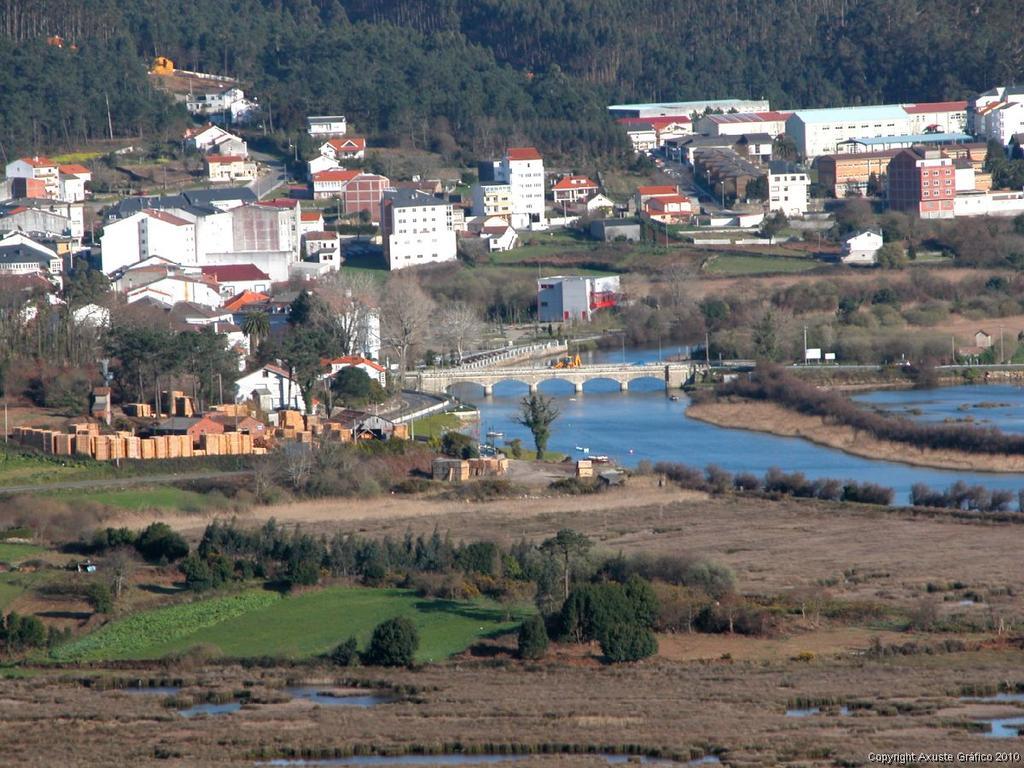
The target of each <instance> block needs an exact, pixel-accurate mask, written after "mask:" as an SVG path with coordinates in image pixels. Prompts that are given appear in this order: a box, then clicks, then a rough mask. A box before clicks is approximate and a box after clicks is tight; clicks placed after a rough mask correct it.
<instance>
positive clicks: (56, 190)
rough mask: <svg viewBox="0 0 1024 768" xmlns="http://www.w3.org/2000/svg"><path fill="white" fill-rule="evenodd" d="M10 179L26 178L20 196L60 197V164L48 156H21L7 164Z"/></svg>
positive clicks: (56, 198)
mask: <svg viewBox="0 0 1024 768" xmlns="http://www.w3.org/2000/svg"><path fill="white" fill-rule="evenodd" d="M5 172H6V175H7V178H8V179H24V180H25V183H24V190H23V191H22V190H18V196H20V197H44V198H49V199H50V200H58V199H60V166H59V165H58V164H57V163H55V162H54V161H53V160H51V159H50V158H48V157H44V156H42V155H32V156H31V157H21V158H18V159H17V160H14V161H12V162H10V163H8V164H7V168H6V170H5Z"/></svg>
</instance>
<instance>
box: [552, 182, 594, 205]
mask: <svg viewBox="0 0 1024 768" xmlns="http://www.w3.org/2000/svg"><path fill="white" fill-rule="evenodd" d="M599 191H600V187H598V185H597V183H596V182H594V181H591V180H590V179H589V178H588V177H586V176H563V177H562V178H560V179H559V180H558V181H557V182H555V184H554V185H553V186H552V187H551V197H552V199H554V201H555V202H556V203H578V202H580V201H583V202H586V201H587V200H589V199H590V198H591V197H593V196H594V195H596V194H597V193H598V192H599Z"/></svg>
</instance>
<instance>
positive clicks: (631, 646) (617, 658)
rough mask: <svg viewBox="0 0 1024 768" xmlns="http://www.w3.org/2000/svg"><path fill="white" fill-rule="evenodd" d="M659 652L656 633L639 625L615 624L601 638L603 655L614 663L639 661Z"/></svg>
mask: <svg viewBox="0 0 1024 768" xmlns="http://www.w3.org/2000/svg"><path fill="white" fill-rule="evenodd" d="M657 652H658V640H657V639H656V638H655V637H654V633H653V632H651V630H650V629H648V628H647V627H641V626H639V625H637V624H614V625H612V626H611V627H609V628H608V631H607V632H605V634H604V636H603V637H602V638H601V653H603V654H604V655H605V657H606V658H607V659H608V660H609V661H612V662H624V661H639V660H640V659H646V658H647V657H648V656H653V655H654V654H655V653H657Z"/></svg>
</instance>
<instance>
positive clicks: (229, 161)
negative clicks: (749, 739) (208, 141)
mask: <svg viewBox="0 0 1024 768" xmlns="http://www.w3.org/2000/svg"><path fill="white" fill-rule="evenodd" d="M203 162H204V163H206V176H207V178H208V179H209V180H210V181H212V182H214V183H215V184H219V183H230V182H233V181H252V180H253V179H255V178H256V163H255V161H253V160H250V159H249V158H248V157H245V156H244V155H207V156H206V157H205V158H204V160H203Z"/></svg>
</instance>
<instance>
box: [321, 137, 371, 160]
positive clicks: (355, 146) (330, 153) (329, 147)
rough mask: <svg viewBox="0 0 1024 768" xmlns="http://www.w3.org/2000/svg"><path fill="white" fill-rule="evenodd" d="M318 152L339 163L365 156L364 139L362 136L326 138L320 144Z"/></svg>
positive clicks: (360, 158)
mask: <svg viewBox="0 0 1024 768" xmlns="http://www.w3.org/2000/svg"><path fill="white" fill-rule="evenodd" d="M320 154H321V155H323V156H324V157H326V158H329V159H331V160H336V161H338V162H339V163H340V162H344V161H345V160H362V159H363V158H364V157H366V139H364V138H363V137H362V136H349V137H348V138H334V139H328V140H327V141H325V142H324V143H323V144H322V145H320Z"/></svg>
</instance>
